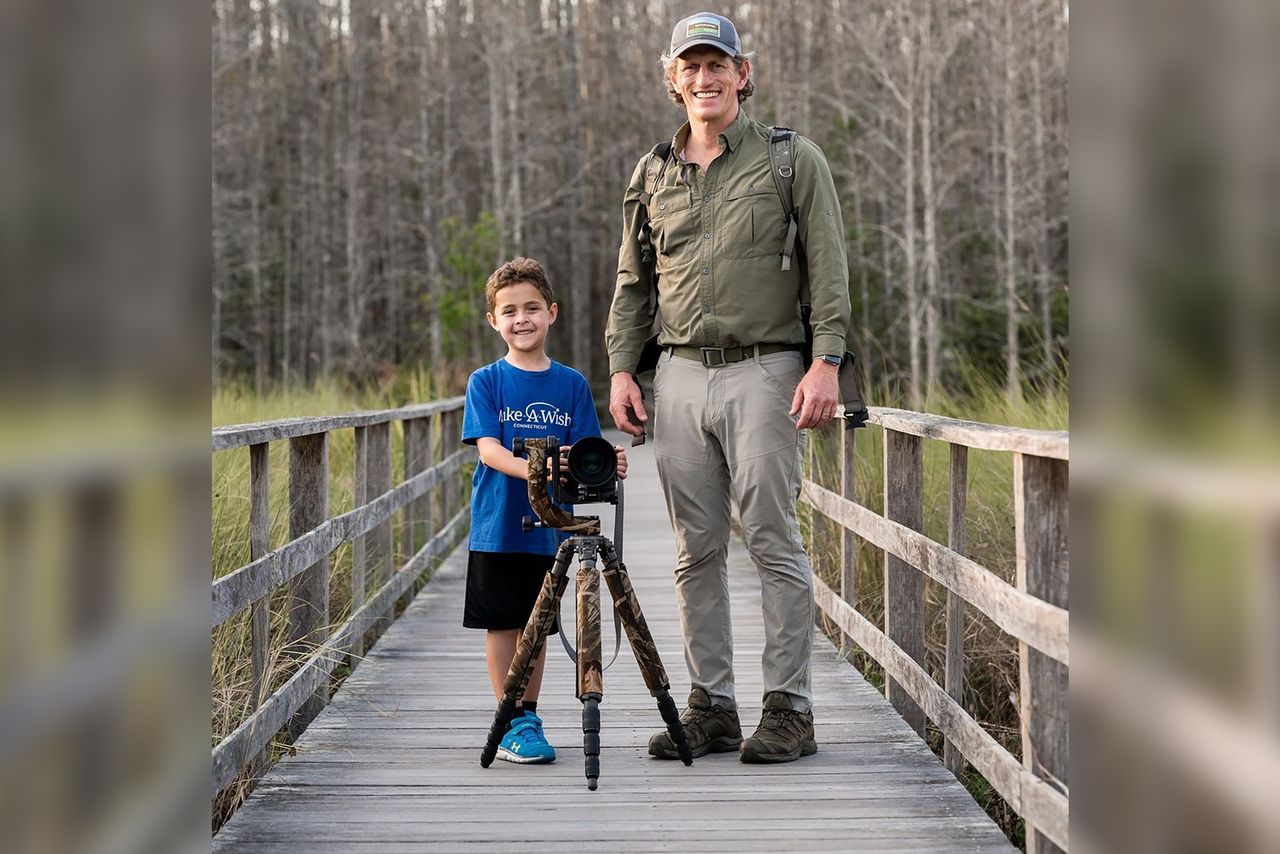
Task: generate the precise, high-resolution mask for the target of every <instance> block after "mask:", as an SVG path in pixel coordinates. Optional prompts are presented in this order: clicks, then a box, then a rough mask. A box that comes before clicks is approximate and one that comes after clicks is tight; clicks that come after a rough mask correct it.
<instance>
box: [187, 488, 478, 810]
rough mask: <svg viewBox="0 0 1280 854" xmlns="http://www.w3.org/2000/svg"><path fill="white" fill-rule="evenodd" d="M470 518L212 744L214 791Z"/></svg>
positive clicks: (323, 682)
mask: <svg viewBox="0 0 1280 854" xmlns="http://www.w3.org/2000/svg"><path fill="white" fill-rule="evenodd" d="M469 521H470V511H469V510H464V511H463V512H462V513H459V514H458V516H457V517H456V518H454V519H453V520H452V521H451V522H450V523H449V525H448V526H446V527H445V529H444V531H442V532H441V533H440V534H439V535H437V536H436V537H435V538H433V539H432V541H431V542H429V543H427V544H426V545H425V546H423V547H422V549H421V550H420V551H419V552H418V554H416V555H414V557H413V559H412V560H410V561H409V562H408V563H407V564H406V565H405V567H404V569H402V570H401V571H400V572H399V573H397V575H396V576H395V577H394V578H392V579H391V580H390V581H388V582H387V584H386V585H385V586H384V587H383V588H382V589H381V590H380V591H378V592H377V593H376V594H375V595H374V596H373V597H371V598H370V600H369V601H368V602H366V603H365V605H364V607H362V608H360V609H359V610H357V611H356V612H355V613H353V614H352V615H351V617H350V618H349V619H348V620H347V621H346V622H345V623H343V624H342V626H341V627H340V628H339V629H338V631H337V632H336V633H335V634H334V635H333V638H332V639H331V641H330V643H329V644H328V645H327V648H325V649H321V650H319V651H317V652H315V653H314V654H312V655H311V656H310V657H308V658H307V660H306V661H305V662H304V664H303V665H302V666H301V667H299V668H298V671H297V672H296V673H294V674H293V676H291V677H290V678H289V680H288V681H287V682H285V684H284V685H282V686H280V688H278V689H277V690H276V691H275V693H273V694H271V695H270V696H269V697H268V698H267V699H266V700H265V701H264V702H263V703H262V705H261V706H260V707H259V708H258V709H257V710H256V711H255V712H254V713H253V714H251V715H249V716H248V717H247V718H245V719H244V720H243V721H241V722H240V725H239V726H237V727H236V728H235V729H234V730H233V731H232V732H231V733H230V734H229V735H227V737H226V738H224V739H223V740H222V741H221V742H220V743H219V744H218V746H217V747H215V748H214V749H213V755H212V761H213V791H214V794H217V792H218V791H220V790H221V789H222V788H224V787H225V786H226V785H227V784H228V783H230V782H231V781H232V780H233V779H235V776H236V774H238V773H239V771H240V769H241V768H242V767H243V766H244V764H245V762H247V761H248V759H249V757H251V756H253V755H254V754H256V753H258V752H260V751H261V750H262V749H263V748H265V747H266V746H267V745H268V744H269V743H270V741H271V739H272V737H273V736H274V735H275V733H276V732H278V731H279V730H280V729H281V728H282V727H284V726H286V724H290V721H291V719H293V718H294V716H295V713H299V712H300V711H301V710H304V709H305V707H306V706H307V704H308V703H310V702H311V701H312V699H314V696H315V695H316V694H318V693H319V692H320V691H322V690H324V688H325V686H327V685H328V679H329V676H330V674H332V672H333V668H334V666H335V665H336V664H337V662H338V660H339V659H340V657H341V653H344V652H346V651H347V650H348V649H350V648H351V646H352V643H353V642H354V641H355V640H356V639H357V638H359V637H361V636H362V635H363V634H364V632H365V631H366V630H368V628H369V627H370V626H371V625H372V624H373V623H374V622H375V621H376V620H377V619H378V615H379V614H380V613H381V612H383V611H385V610H386V607H387V604H388V603H390V602H394V601H395V599H396V597H398V596H399V595H400V594H401V593H403V592H404V590H405V589H407V588H408V587H409V586H410V585H411V584H412V583H413V581H414V580H415V579H416V577H417V576H418V575H419V574H421V572H422V571H423V570H424V569H425V568H426V567H427V566H428V565H429V563H430V562H431V561H432V560H433V559H435V558H436V557H438V556H440V555H442V554H445V553H447V552H448V551H449V550H450V549H452V548H454V547H455V546H456V545H457V542H458V540H459V539H461V537H462V535H463V533H465V531H466V529H467V525H468V523H469Z"/></svg>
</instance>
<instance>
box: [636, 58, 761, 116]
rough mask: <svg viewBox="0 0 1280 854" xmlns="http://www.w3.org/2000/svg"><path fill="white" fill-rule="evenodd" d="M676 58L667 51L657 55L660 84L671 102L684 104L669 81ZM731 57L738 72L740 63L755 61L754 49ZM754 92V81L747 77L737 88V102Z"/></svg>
mask: <svg viewBox="0 0 1280 854" xmlns="http://www.w3.org/2000/svg"><path fill="white" fill-rule="evenodd" d="M677 59H679V57H676V56H672V55H671V54H669V53H663V54H662V56H660V57H658V62H660V63H662V84H663V85H664V86H666V87H667V95H668V96H670V98H671V100H672V102H674V103H676V104H679V105H681V106H684V96H682V95H681V94H680V91H679V90H678V89H676V86H675V84H674V83H672V82H671V75H672V74H673V73H674V72H675V69H676V60H677ZM732 59H733V68H734V70H735V71H739V72H740V71H742V63H744V62H746V61H748V60H750V61H751V62H752V63H754V62H755V61H756V52H755V51H754V50H749V51H747V52H746V53H740V54H738V55H737V56H734V57H732ZM755 93H756V84H755V81H754V80H751V79H748V80H747V85H746V86H743V87H742V88H741V89H739V90H738V103H739V104H741V103H742V102H743V101H745V100H747V99H748V98H750V97H751V96H752V95H754V94H755Z"/></svg>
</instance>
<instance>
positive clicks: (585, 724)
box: [582, 694, 600, 792]
mask: <svg viewBox="0 0 1280 854" xmlns="http://www.w3.org/2000/svg"><path fill="white" fill-rule="evenodd" d="M582 752H583V753H584V754H585V755H586V766H587V788H588V789H589V790H590V791H592V792H594V791H595V790H596V781H597V780H598V779H599V778H600V697H599V696H598V695H591V694H588V695H586V696H585V697H583V698H582Z"/></svg>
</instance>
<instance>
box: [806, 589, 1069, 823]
mask: <svg viewBox="0 0 1280 854" xmlns="http://www.w3.org/2000/svg"><path fill="white" fill-rule="evenodd" d="M814 600H815V601H816V602H817V604H818V607H820V608H822V610H823V611H824V612H826V614H827V615H828V616H829V617H831V618H832V619H833V620H834V621H835V622H836V623H837V624H839V625H840V627H841V628H842V629H844V631H845V632H846V633H848V634H849V635H850V636H851V637H852V638H853V639H854V641H855V642H856V643H857V644H858V645H859V646H860V647H862V648H863V649H864V650H865V651H866V652H867V654H868V655H870V656H871V657H872V658H874V659H875V660H876V661H877V662H878V663H879V664H880V666H881V667H883V668H884V671H885V674H886V675H887V676H890V675H891V676H892V677H893V678H894V679H895V680H896V681H897V682H898V683H899V684H901V685H902V686H903V688H904V690H906V691H907V692H908V693H910V694H911V696H912V698H913V699H914V700H915V701H916V703H918V704H919V705H920V707H921V708H923V709H924V711H925V712H926V713H927V714H928V716H929V719H930V720H932V721H933V722H934V724H935V725H936V726H937V727H938V729H940V730H941V731H942V733H943V735H944V736H946V738H947V739H948V740H950V741H951V742H952V743H953V744H955V746H956V748H957V749H958V750H959V751H960V752H961V753H963V754H964V756H965V757H966V758H967V759H968V760H969V762H970V763H972V764H973V767H974V768H976V769H977V770H978V772H979V773H980V774H982V776H983V777H985V778H986V779H987V782H989V783H990V784H991V785H992V787H994V788H995V790H996V791H997V792H999V793H1000V796H1001V797H1003V798H1004V799H1005V800H1006V801H1008V802H1009V806H1010V807H1012V808H1013V810H1014V811H1015V812H1017V813H1019V814H1020V815H1022V816H1023V817H1024V818H1026V820H1027V823H1028V825H1030V824H1031V823H1032V822H1033V821H1034V822H1035V824H1036V826H1037V827H1039V828H1040V830H1041V831H1042V832H1043V833H1044V834H1045V835H1047V836H1049V838H1050V839H1053V840H1056V841H1059V842H1061V843H1062V845H1063V846H1064V847H1065V846H1066V840H1067V818H1068V814H1067V813H1068V806H1067V798H1066V796H1064V795H1063V794H1062V793H1061V792H1058V791H1056V790H1054V789H1052V788H1050V787H1049V786H1047V785H1046V784H1044V783H1043V782H1042V781H1040V780H1039V779H1038V778H1037V777H1036V776H1035V775H1034V774H1032V773H1031V772H1030V771H1028V770H1026V769H1024V768H1023V767H1022V766H1021V765H1019V764H1018V761H1017V760H1016V759H1014V758H1013V756H1011V755H1010V754H1009V752H1008V751H1006V750H1005V749H1004V748H1003V747H1001V746H1000V745H999V743H997V742H996V740H995V739H994V738H992V737H991V736H990V735H988V734H987V732H986V731H985V730H984V729H982V726H981V725H980V724H979V723H978V722H977V721H975V720H974V719H973V718H972V717H970V716H969V714H968V712H966V711H965V710H964V709H963V708H961V707H960V705H959V704H957V703H956V701H955V700H953V699H952V698H951V697H950V696H948V695H947V693H946V691H944V690H943V689H942V688H940V687H939V686H938V683H936V682H934V681H933V679H932V678H930V676H929V674H927V673H925V671H924V668H922V667H921V666H920V665H919V664H917V663H916V662H915V661H914V660H913V659H912V658H911V657H910V656H909V655H907V654H906V652H905V651H903V650H902V649H900V648H899V647H898V645H897V644H895V643H894V642H893V641H892V640H891V639H890V638H889V637H888V636H886V635H885V634H884V633H883V632H881V631H880V630H879V629H877V628H876V627H875V626H873V625H872V624H871V623H870V622H869V621H868V620H867V619H866V618H865V617H863V616H862V615H861V614H859V613H858V612H857V611H855V610H854V609H853V608H852V607H851V606H850V605H848V604H847V603H845V602H843V601H841V599H840V597H839V596H837V595H836V593H835V591H833V590H832V589H831V588H830V587H828V586H827V585H826V584H825V583H824V582H823V581H822V580H821V579H817V578H815V579H814ZM1029 791H1034V793H1035V794H1034V795H1033V796H1031V797H1030V798H1028V797H1027V793H1028V792H1029Z"/></svg>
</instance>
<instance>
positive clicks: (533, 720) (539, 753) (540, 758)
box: [498, 712, 556, 765]
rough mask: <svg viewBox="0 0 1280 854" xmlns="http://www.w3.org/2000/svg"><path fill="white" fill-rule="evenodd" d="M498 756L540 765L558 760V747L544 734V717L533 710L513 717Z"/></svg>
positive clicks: (499, 747)
mask: <svg viewBox="0 0 1280 854" xmlns="http://www.w3.org/2000/svg"><path fill="white" fill-rule="evenodd" d="M498 758H499V759H505V760H506V761H507V762H518V763H520V764H521V765H538V764H541V763H545V762H555V761H556V749H555V748H554V747H552V746H551V745H550V744H548V743H547V737H546V736H545V735H543V734H542V718H540V717H538V716H537V715H535V714H534V713H533V712H522V713H521V714H520V716H519V717H516V718H512V720H511V729H510V730H509V731H508V732H507V734H506V735H505V736H503V737H502V743H501V744H499V745H498Z"/></svg>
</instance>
